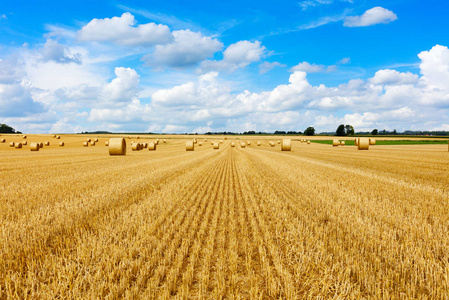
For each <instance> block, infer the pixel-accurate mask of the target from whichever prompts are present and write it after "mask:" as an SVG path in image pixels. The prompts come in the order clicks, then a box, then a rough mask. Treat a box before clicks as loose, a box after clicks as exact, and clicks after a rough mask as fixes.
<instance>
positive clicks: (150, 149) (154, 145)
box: [147, 142, 156, 151]
mask: <svg viewBox="0 0 449 300" xmlns="http://www.w3.org/2000/svg"><path fill="white" fill-rule="evenodd" d="M147 147H148V151H153V150H156V143H155V142H149V143H148V146H147Z"/></svg>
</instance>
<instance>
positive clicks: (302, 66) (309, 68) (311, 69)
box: [289, 61, 337, 73]
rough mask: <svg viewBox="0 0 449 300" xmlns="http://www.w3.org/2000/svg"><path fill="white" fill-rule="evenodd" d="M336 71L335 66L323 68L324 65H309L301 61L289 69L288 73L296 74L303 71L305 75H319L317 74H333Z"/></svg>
mask: <svg viewBox="0 0 449 300" xmlns="http://www.w3.org/2000/svg"><path fill="white" fill-rule="evenodd" d="M336 69H337V66H335V65H331V66H327V67H326V66H324V65H316V64H313V63H312V64H311V63H308V62H306V61H303V62H301V63H299V64H297V65H296V66H293V67H291V68H290V70H289V71H290V72H296V71H304V72H307V73H319V72H324V71H326V72H334V71H335V70H336Z"/></svg>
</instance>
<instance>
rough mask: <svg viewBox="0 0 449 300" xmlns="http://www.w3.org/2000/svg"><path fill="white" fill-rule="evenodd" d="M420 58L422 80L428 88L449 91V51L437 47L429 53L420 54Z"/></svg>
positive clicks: (445, 48)
mask: <svg viewBox="0 0 449 300" xmlns="http://www.w3.org/2000/svg"><path fill="white" fill-rule="evenodd" d="M418 57H419V58H420V59H421V64H420V65H419V68H420V69H421V74H422V75H423V76H422V78H421V80H422V81H423V82H424V83H425V84H426V86H428V87H429V88H430V89H435V88H436V89H440V90H446V91H447V90H449V85H448V83H449V49H448V48H447V47H445V46H440V45H436V46H434V47H432V49H430V50H429V51H423V52H421V53H419V54H418Z"/></svg>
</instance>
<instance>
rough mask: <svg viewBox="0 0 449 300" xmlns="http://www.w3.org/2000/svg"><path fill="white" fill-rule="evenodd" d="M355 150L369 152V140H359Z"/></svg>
mask: <svg viewBox="0 0 449 300" xmlns="http://www.w3.org/2000/svg"><path fill="white" fill-rule="evenodd" d="M357 149H359V150H369V139H368V138H359V141H358V146H357Z"/></svg>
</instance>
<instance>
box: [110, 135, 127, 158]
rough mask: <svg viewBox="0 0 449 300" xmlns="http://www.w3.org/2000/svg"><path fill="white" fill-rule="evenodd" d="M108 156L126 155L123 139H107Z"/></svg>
mask: <svg viewBox="0 0 449 300" xmlns="http://www.w3.org/2000/svg"><path fill="white" fill-rule="evenodd" d="M109 155H126V142H125V139H124V138H111V139H109Z"/></svg>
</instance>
